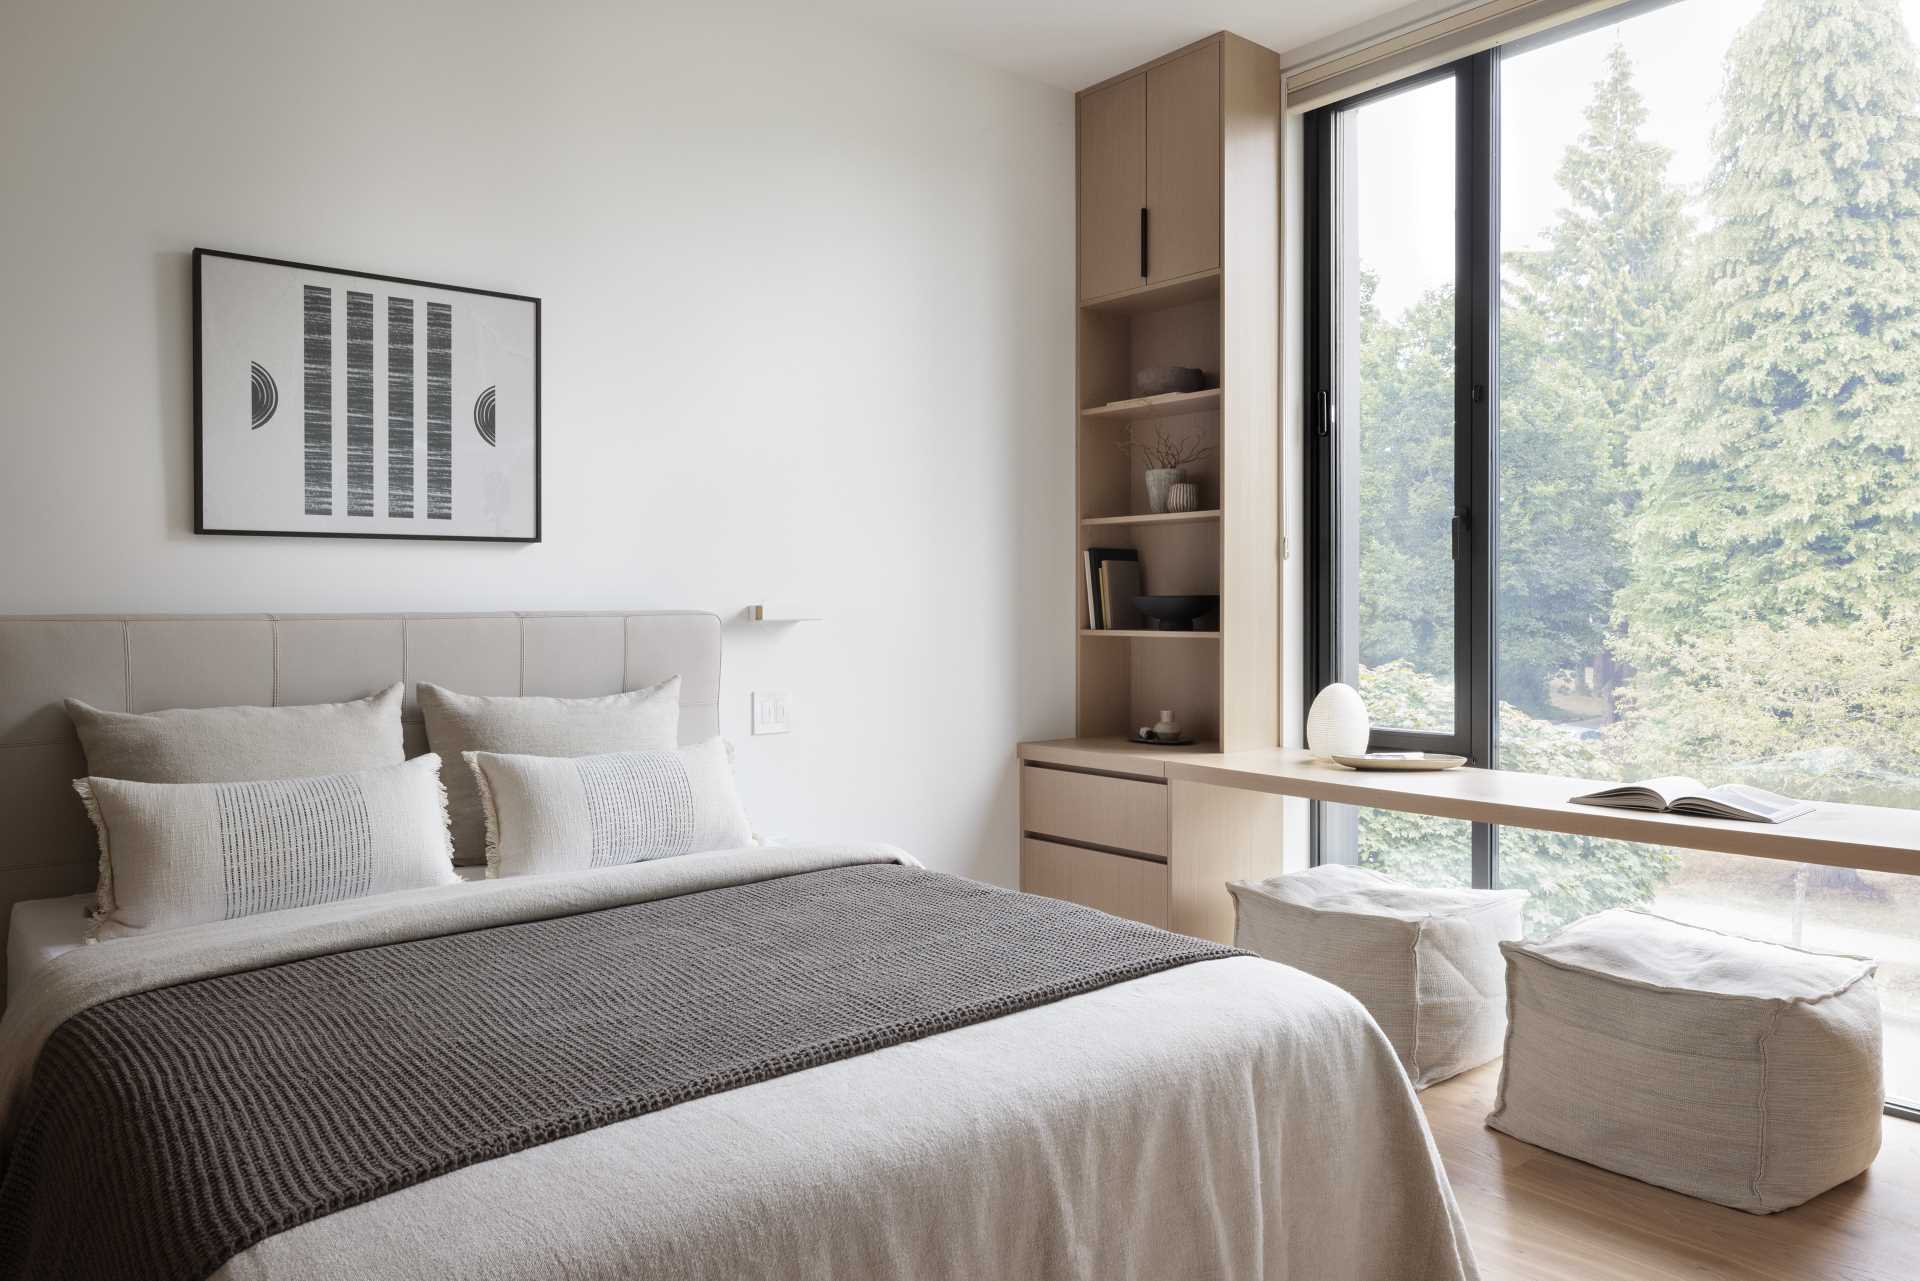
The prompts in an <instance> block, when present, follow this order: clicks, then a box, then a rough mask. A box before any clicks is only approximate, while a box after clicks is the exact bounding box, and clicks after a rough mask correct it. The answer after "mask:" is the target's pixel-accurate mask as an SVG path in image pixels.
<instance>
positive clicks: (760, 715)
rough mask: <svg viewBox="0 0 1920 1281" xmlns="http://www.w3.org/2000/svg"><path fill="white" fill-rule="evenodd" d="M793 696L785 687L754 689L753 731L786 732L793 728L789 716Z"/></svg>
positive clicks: (765, 732) (758, 732) (760, 732)
mask: <svg viewBox="0 0 1920 1281" xmlns="http://www.w3.org/2000/svg"><path fill="white" fill-rule="evenodd" d="M791 698H792V696H791V695H789V694H788V693H787V691H786V690H784V689H773V690H758V689H756V690H755V691H753V732H754V733H756V734H785V733H788V732H790V731H791V730H792V729H793V722H792V720H791V719H790V718H789V714H790V704H791Z"/></svg>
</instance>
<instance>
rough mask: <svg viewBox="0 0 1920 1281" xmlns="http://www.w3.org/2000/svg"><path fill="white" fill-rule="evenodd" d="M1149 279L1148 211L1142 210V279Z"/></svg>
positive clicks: (1142, 208) (1143, 208)
mask: <svg viewBox="0 0 1920 1281" xmlns="http://www.w3.org/2000/svg"><path fill="white" fill-rule="evenodd" d="M1146 278H1147V210H1146V207H1145V206H1144V205H1143V206H1141V209H1140V279H1142V280H1145V279H1146Z"/></svg>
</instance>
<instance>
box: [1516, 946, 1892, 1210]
mask: <svg viewBox="0 0 1920 1281" xmlns="http://www.w3.org/2000/svg"><path fill="white" fill-rule="evenodd" d="M1501 950H1502V951H1503V952H1504V953H1505V954H1506V958H1507V1002H1508V1013H1509V1024H1508V1030H1507V1057H1506V1062H1505V1064H1504V1065H1503V1066H1502V1067H1501V1070H1500V1092H1499V1095H1498V1098H1497V1099H1496V1101H1495V1104H1494V1110H1493V1113H1492V1115H1491V1116H1489V1117H1488V1118H1487V1124H1488V1125H1490V1126H1492V1127H1493V1128H1494V1129H1496V1130H1500V1131H1503V1132H1504V1133H1507V1134H1511V1135H1512V1136H1513V1137H1514V1138H1516V1139H1524V1140H1526V1141H1527V1142H1528V1143H1533V1144H1537V1145H1538V1146H1540V1147H1543V1148H1551V1149H1552V1150H1553V1151H1555V1152H1560V1153H1564V1154H1565V1155H1567V1156H1571V1157H1577V1158H1579V1159H1580V1160H1582V1161H1585V1162H1588V1163H1589V1164H1591V1165H1597V1166H1601V1167H1603V1168H1604V1169H1608V1170H1613V1171H1616V1172H1618V1173H1620V1174H1625V1175H1628V1176H1630V1177H1632V1178H1636V1179H1639V1180H1641V1181H1642V1182H1646V1183H1653V1184H1657V1185H1659V1186H1660V1187H1663V1188H1672V1189H1673V1190H1674V1191H1676V1192H1684V1193H1686V1194H1687V1195H1688V1196H1695V1197H1700V1198H1702V1199H1704V1200H1708V1201H1715V1202H1718V1203H1719V1204H1721V1205H1728V1206H1732V1207H1733V1208H1735V1209H1737V1210H1746V1211H1748V1212H1750V1213H1753V1214H1771V1213H1773V1212H1774V1211H1776V1210H1784V1209H1787V1208H1788V1207H1790V1206H1795V1205H1799V1204H1800V1203H1801V1202H1802V1201H1805V1200H1807V1199H1808V1198H1809V1197H1814V1196H1818V1195H1819V1194H1820V1193H1822V1192H1824V1191H1826V1190H1827V1189H1828V1188H1830V1187H1833V1186H1834V1185H1835V1184H1838V1183H1844V1182H1845V1181H1846V1180H1848V1179H1850V1178H1852V1177H1853V1176H1854V1175H1856V1174H1859V1173H1860V1172H1861V1171H1862V1170H1864V1169H1866V1168H1867V1167H1868V1166H1869V1165H1871V1164H1873V1158H1874V1157H1875V1156H1876V1155H1877V1154H1878V1153H1879V1151H1880V1107H1881V1082H1880V998H1879V994H1878V993H1877V992H1876V991H1875V989H1874V983H1873V972H1874V966H1873V962H1871V961H1868V960H1865V959H1863V958H1861V957H1856V956H1833V955H1828V954H1826V953H1821V952H1807V951H1803V950H1801V949H1799V948H1793V947H1787V946H1785V945H1783V944H1778V943H1765V942H1761V941H1758V940H1755V939H1747V938H1740V937H1738V936H1735V935H1730V934H1722V933H1719V932H1717V931H1714V930H1708V929H1702V928H1700V927H1697V926H1692V925H1684V924H1681V923H1680V922H1677V921H1670V920H1667V919H1665V918H1663V917H1658V916H1653V915H1650V914H1648V913H1645V912H1637V911H1628V910H1621V909H1616V910H1614V911H1609V912H1602V913H1600V914H1599V915H1597V916H1589V917H1587V918H1585V919H1584V920H1579V921H1575V922H1574V923H1573V924H1571V925H1569V926H1567V927H1566V928H1565V929H1563V930H1561V931H1560V932H1559V933H1557V934H1555V935H1553V936H1552V937H1551V938H1548V939H1544V940H1540V941H1530V942H1526V943H1504V944H1502V945H1501Z"/></svg>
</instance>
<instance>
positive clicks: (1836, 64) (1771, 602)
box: [1359, 0, 1920, 930]
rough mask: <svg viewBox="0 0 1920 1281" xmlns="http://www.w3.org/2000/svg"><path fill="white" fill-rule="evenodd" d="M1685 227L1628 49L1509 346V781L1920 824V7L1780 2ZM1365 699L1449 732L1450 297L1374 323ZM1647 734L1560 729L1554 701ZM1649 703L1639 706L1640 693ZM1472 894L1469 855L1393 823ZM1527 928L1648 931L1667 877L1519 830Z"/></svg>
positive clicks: (1439, 872) (1366, 453)
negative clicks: (1631, 790)
mask: <svg viewBox="0 0 1920 1281" xmlns="http://www.w3.org/2000/svg"><path fill="white" fill-rule="evenodd" d="M1720 99H1721V116H1720V119H1719V121H1718V123H1717V126H1716V128H1715V130H1714V134H1713V149H1714V159H1713V163H1712V168H1711V171H1710V173H1709V176H1708V179H1707V182H1706V184H1705V187H1704V190H1703V191H1702V192H1701V193H1700V194H1701V199H1702V201H1703V204H1704V210H1703V212H1704V217H1703V218H1702V226H1701V229H1700V231H1699V232H1698V234H1695V232H1694V231H1693V229H1692V228H1691V226H1690V223H1689V219H1688V216H1687V214H1686V211H1685V204H1684V200H1683V197H1682V195H1681V194H1680V192H1679V191H1678V190H1676V189H1675V188H1674V187H1673V186H1672V185H1671V184H1670V183H1669V182H1668V179H1667V166H1668V162H1669V159H1670V156H1669V153H1668V151H1667V150H1666V149H1665V148H1664V147H1661V146H1659V145H1657V144H1656V143H1654V142H1652V141H1650V140H1648V139H1647V138H1645V137H1643V132H1644V129H1645V127H1646V124H1647V113H1646V109H1645V106H1644V103H1643V101H1642V100H1641V98H1640V96H1639V93H1638V91H1637V89H1636V88H1635V86H1634V81H1633V68H1632V65H1631V63H1630V61H1629V60H1628V58H1627V55H1626V53H1625V51H1624V49H1623V48H1621V47H1619V46H1617V45H1616V46H1615V48H1614V49H1613V50H1612V51H1611V53H1610V54H1609V56H1608V58H1607V62H1606V69H1605V74H1604V75H1603V77H1602V78H1601V80H1600V81H1599V82H1598V83H1597V84H1596V85H1595V87H1594V93H1593V97H1592V100H1591V102H1590V103H1589V105H1588V107H1587V110H1586V113H1585V118H1584V127H1583V129H1582V131H1581V134H1580V136H1579V138H1578V140H1577V141H1576V142H1575V143H1574V145H1573V146H1571V147H1570V148H1569V149H1568V151H1567V153H1566V155H1565V157H1564V159H1563V161H1562V163H1561V166H1560V168H1559V170H1558V171H1557V177H1558V179H1559V182H1560V185H1561V187H1562V189H1563V191H1564V192H1565V194H1566V197H1567V203H1566V205H1565V206H1564V207H1563V208H1562V209H1561V210H1560V212H1559V215H1558V218H1557V221H1556V224H1555V226H1554V227H1553V228H1552V229H1551V231H1550V232H1549V234H1548V236H1547V239H1546V245H1545V247H1544V248H1543V249H1541V250H1539V251H1536V252H1530V253H1526V254H1515V255H1510V256H1509V258H1508V261H1507V262H1506V264H1505V267H1506V271H1505V276H1506V279H1505V281H1504V286H1503V287H1504V293H1503V298H1502V303H1501V316H1500V338H1501V350H1500V361H1501V364H1500V404H1499V412H1500V418H1499V443H1500V483H1501V509H1500V514H1499V517H1500V529H1499V562H1498V563H1499V581H1498V584H1497V588H1498V591H1499V608H1500V616H1501V634H1500V655H1499V658H1500V677H1501V686H1500V690H1499V694H1500V697H1501V699H1502V702H1501V706H1500V721H1501V724H1500V764H1501V765H1502V766H1504V767H1506V768H1510V769H1518V770H1527V771H1531V772H1535V773H1545V774H1554V775H1564V776H1571V777H1585V778H1591V777H1623V776H1624V777H1644V776H1646V775H1649V774H1654V773H1670V772H1686V773H1692V774H1696V775H1698V776H1702V777H1705V778H1707V779H1708V781H1719V780H1720V779H1723V778H1730V777H1731V778H1742V779H1745V780H1747V781H1750V782H1753V783H1757V784H1759V785H1761V786H1767V787H1773V788H1776V789H1777V790H1781V791H1785V792H1789V793H1797V794H1800V795H1806V796H1812V797H1820V798H1825V799H1832V800H1851V801H1857V802H1864V803H1872V804H1883V805H1902V806H1909V807H1920V68H1917V67H1916V61H1915V56H1914V52H1913V49H1912V46H1911V45H1910V44H1909V41H1908V36H1907V32H1906V30H1905V28H1904V26H1903V24H1902V22H1901V19H1900V15H1899V12H1898V9H1897V7H1896V4H1895V0H1765V3H1764V4H1763V5H1762V7H1761V9H1760V11H1759V13H1758V14H1757V16H1756V17H1755V18H1754V19H1753V20H1752V21H1751V22H1749V23H1748V24H1747V26H1746V27H1745V28H1744V29H1743V30H1742V31H1741V32H1740V33H1739V34H1738V36H1737V37H1736V38H1735V40H1734V42H1733V44H1732V46H1731V48H1730V50H1729V52H1728V55H1727V59H1726V65H1725V69H1724V83H1723V86H1722V91H1721V95H1720ZM1361 344H1362V346H1361V353H1360V363H1361V369H1360V376H1361V380H1362V387H1363V404H1362V415H1361V417H1362V424H1361V431H1362V437H1361V442H1362V443H1361V448H1362V473H1363V476H1362V480H1361V510H1360V513H1359V516H1360V520H1359V524H1360V537H1361V540H1362V542H1361V564H1362V582H1361V585H1360V592H1361V594H1360V605H1361V611H1362V613H1361V620H1360V621H1361V630H1362V637H1361V659H1362V664H1363V667H1362V674H1361V675H1362V689H1363V692H1364V694H1365V696H1366V699H1367V701H1368V704H1369V708H1370V710H1371V712H1372V713H1373V716H1374V719H1375V722H1376V723H1379V724H1403V725H1405V724H1411V725H1420V726H1433V725H1445V724H1450V723H1451V721H1452V719H1453V717H1452V706H1453V692H1452V686H1451V681H1450V676H1451V673H1452V653H1451V647H1452V632H1451V627H1452V608H1453V602H1452V596H1451V590H1450V587H1449V586H1448V585H1449V584H1450V583H1451V581H1452V578H1453V569H1452V565H1451V562H1450V561H1449V559H1448V545H1447V543H1448V540H1447V536H1446V535H1447V529H1446V523H1447V520H1448V519H1449V518H1450V517H1451V515H1452V512H1453V504H1454V498H1453V494H1452V490H1451V475H1452V447H1453V438H1452V427H1451V424H1452V421H1453V401H1452V397H1453V382H1452V378H1453V299H1452V295H1451V293H1450V292H1449V291H1445V290H1442V291H1436V292H1434V293H1432V294H1429V295H1428V296H1426V297H1425V298H1422V299H1421V300H1420V301H1419V302H1418V303H1417V304H1416V305H1415V306H1413V307H1412V308H1410V309H1409V310H1408V311H1407V313H1406V314H1405V315H1403V316H1399V317H1383V316H1380V315H1379V314H1378V313H1377V311H1376V310H1375V309H1374V308H1373V306H1372V302H1371V295H1370V294H1369V297H1368V299H1367V301H1366V305H1365V306H1364V308H1363V310H1362V315H1361ZM1588 670H1593V671H1596V672H1599V673H1602V675H1600V676H1599V677H1597V678H1596V686H1595V688H1594V689H1593V690H1592V691H1591V692H1593V693H1597V694H1600V695H1602V703H1601V706H1604V707H1605V708H1606V709H1607V710H1608V711H1610V712H1611V713H1613V714H1614V715H1616V716H1617V720H1616V721H1615V723H1612V724H1609V725H1608V726H1607V728H1606V730H1605V732H1604V734H1603V735H1601V736H1599V737H1598V738H1597V739H1582V738H1579V737H1576V736H1575V735H1573V734H1571V733H1569V732H1567V731H1566V730H1565V729H1564V728H1557V727H1555V726H1554V725H1552V724H1551V723H1549V721H1550V718H1552V717H1556V716H1564V715H1565V713H1564V712H1563V711H1562V710H1561V709H1559V708H1557V707H1555V706H1554V705H1553V703H1552V701H1551V700H1552V698H1553V697H1555V696H1556V694H1555V690H1556V687H1558V686H1564V685H1565V684H1566V683H1568V682H1569V681H1571V682H1573V683H1575V684H1579V683H1580V682H1581V681H1583V680H1584V676H1583V673H1584V672H1586V671H1588ZM1622 674H1624V675H1625V679H1626V684H1625V685H1624V686H1623V687H1620V688H1618V689H1617V690H1616V689H1614V688H1613V682H1614V681H1615V680H1616V679H1618V678H1619V677H1620V675H1622ZM1360 832H1361V844H1362V853H1363V857H1364V858H1365V859H1366V860H1367V861H1369V862H1370V863H1372V864H1374V865H1376V866H1380V867H1382V868H1384V869H1386V870H1389V871H1391V872H1393V873H1394V874H1396V875H1400V876H1403V877H1406V878H1407V879H1409V880H1413V881H1416V882H1419V883H1425V884H1453V885H1457V884H1464V883H1466V882H1467V879H1468V876H1469V874H1470V870H1471V852H1470V845H1469V829H1468V826H1467V824H1465V823H1460V822H1450V821H1446V820H1439V819H1428V818H1421V817H1417V816H1413V815H1404V814H1390V813H1385V812H1381V811H1371V810H1369V811H1363V812H1362V816H1361V820H1360ZM1500 852H1501V862H1500V867H1501V878H1502V881H1503V883H1505V884H1508V885H1519V886H1524V887H1526V888H1528V889H1529V890H1531V891H1532V892H1533V895H1534V897H1533V900H1532V904H1531V907H1530V911H1529V924H1530V928H1531V929H1534V930H1540V929H1543V928H1550V927H1552V926H1554V925H1556V924H1559V923H1561V922H1564V921H1566V920H1570V919H1572V918H1574V917H1577V916H1580V915H1583V914H1585V913H1587V912H1590V911H1595V910H1599V909H1602V908H1606V907H1611V906H1616V905H1620V904H1634V903H1645V902H1647V901H1649V900H1650V899H1651V898H1652V897H1653V895H1654V893H1655V892H1656V891H1657V890H1658V888H1659V887H1660V885H1661V883H1662V882H1663V880H1664V879H1665V877H1666V876H1667V875H1669V873H1670V870H1671V868H1672V866H1673V858H1672V855H1671V854H1669V853H1668V852H1667V851H1664V850H1660V849H1652V848H1648V847H1640V846H1630V845H1623V844H1620V843H1617V842H1607V841H1595V840H1589V839H1586V838H1581V837H1572V836H1558V835H1553V834H1549V833H1541V832H1528V831H1521V830H1517V829H1506V830H1503V831H1502V832H1501V841H1500Z"/></svg>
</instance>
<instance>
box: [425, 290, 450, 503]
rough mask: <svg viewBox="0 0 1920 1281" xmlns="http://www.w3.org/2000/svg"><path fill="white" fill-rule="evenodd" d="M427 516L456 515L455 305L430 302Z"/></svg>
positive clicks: (428, 321)
mask: <svg viewBox="0 0 1920 1281" xmlns="http://www.w3.org/2000/svg"><path fill="white" fill-rule="evenodd" d="M427 519H428V520H452V519H453V308H452V307H450V306H448V305H447V304H446V303H443V302H430V303H428V304H427Z"/></svg>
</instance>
